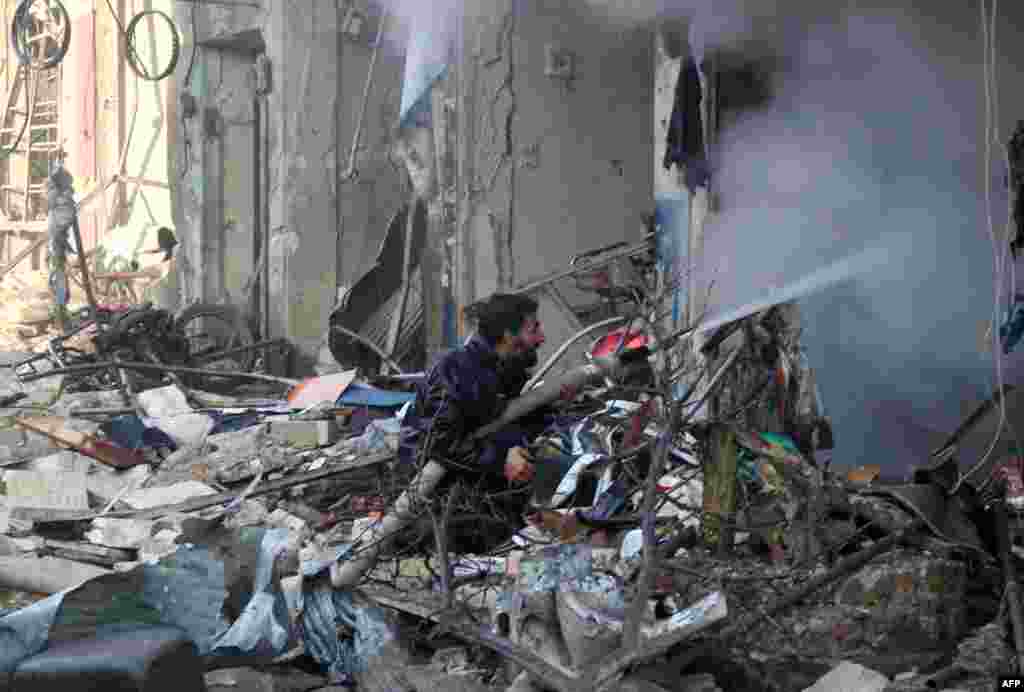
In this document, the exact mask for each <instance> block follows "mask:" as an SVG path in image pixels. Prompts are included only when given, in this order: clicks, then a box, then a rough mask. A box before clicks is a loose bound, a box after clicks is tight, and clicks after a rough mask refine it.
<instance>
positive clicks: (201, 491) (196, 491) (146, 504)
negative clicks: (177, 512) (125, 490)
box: [124, 481, 217, 509]
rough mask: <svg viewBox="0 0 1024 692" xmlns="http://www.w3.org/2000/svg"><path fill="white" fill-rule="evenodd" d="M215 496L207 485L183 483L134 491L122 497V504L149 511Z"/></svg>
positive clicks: (190, 482) (193, 482) (214, 491)
mask: <svg viewBox="0 0 1024 692" xmlns="http://www.w3.org/2000/svg"><path fill="white" fill-rule="evenodd" d="M216 494H217V491H216V490H214V489H213V488H211V487H210V486H208V485H205V484H203V483H198V482H196V481H184V482H182V483H175V484H174V485H168V486H164V487H156V488H145V489H141V490H136V491H134V492H132V493H129V494H128V495H126V496H125V497H124V503H125V504H126V505H128V506H129V507H131V508H132V509H151V508H153V507H163V506H166V505H174V504H179V503H182V502H185V501H186V500H190V499H192V498H198V497H206V496H208V495H216Z"/></svg>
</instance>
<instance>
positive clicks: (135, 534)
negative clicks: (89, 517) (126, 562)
mask: <svg viewBox="0 0 1024 692" xmlns="http://www.w3.org/2000/svg"><path fill="white" fill-rule="evenodd" d="M153 525H154V522H152V521H145V520H143V519H108V518H103V517H101V518H99V519H93V521H92V528H91V529H90V530H89V531H87V532H86V534H85V539H86V540H87V541H89V542H90V543H93V544H95V545H103V546H107V547H108V548H125V549H130V548H138V547H139V546H140V545H141V544H142V543H143V542H144V541H146V540H147V539H149V538H150V536H152V533H153Z"/></svg>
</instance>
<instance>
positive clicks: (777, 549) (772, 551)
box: [768, 543, 786, 562]
mask: <svg viewBox="0 0 1024 692" xmlns="http://www.w3.org/2000/svg"><path fill="white" fill-rule="evenodd" d="M768 557H769V558H770V559H771V561H772V562H782V561H783V560H785V559H786V549H785V548H783V547H782V546H781V545H779V544H778V543H773V544H772V545H770V546H768Z"/></svg>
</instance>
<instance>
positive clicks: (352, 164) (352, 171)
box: [341, 10, 412, 213]
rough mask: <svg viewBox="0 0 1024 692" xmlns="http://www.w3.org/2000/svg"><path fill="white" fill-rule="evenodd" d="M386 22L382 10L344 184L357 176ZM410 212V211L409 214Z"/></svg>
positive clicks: (386, 17)
mask: <svg viewBox="0 0 1024 692" xmlns="http://www.w3.org/2000/svg"><path fill="white" fill-rule="evenodd" d="M387 21H388V12H387V10H384V12H383V14H381V17H380V24H379V25H378V27H377V40H376V41H374V43H373V55H371V56H370V67H369V69H368V70H367V72H366V85H365V86H364V87H363V103H362V105H361V106H360V108H359V120H358V121H356V133H355V135H354V136H353V138H352V150H351V151H350V152H349V153H348V168H347V169H346V170H345V172H344V173H342V175H341V179H342V180H343V181H345V182H348V181H349V180H352V179H353V178H355V177H356V175H357V170H356V157H357V156H358V155H359V142H360V140H361V139H362V138H363V122H364V121H365V120H366V107H367V106H368V105H369V102H370V87H371V86H373V71H374V68H375V67H376V66H377V54H378V53H379V52H380V44H381V42H382V41H383V39H384V27H385V25H386V24H387ZM411 211H412V210H410V213H411Z"/></svg>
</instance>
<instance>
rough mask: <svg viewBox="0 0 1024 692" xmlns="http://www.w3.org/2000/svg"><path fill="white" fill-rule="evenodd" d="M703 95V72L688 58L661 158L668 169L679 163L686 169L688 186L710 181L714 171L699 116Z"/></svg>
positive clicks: (677, 84)
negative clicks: (701, 75)
mask: <svg viewBox="0 0 1024 692" xmlns="http://www.w3.org/2000/svg"><path fill="white" fill-rule="evenodd" d="M702 98H703V96H702V93H701V86H700V74H699V73H698V72H697V63H696V62H695V61H694V60H693V58H687V59H686V61H685V62H684V63H683V68H682V69H681V70H680V71H679V80H678V81H677V82H676V95H675V101H674V103H673V105H672V119H671V120H670V122H669V127H668V137H667V142H666V143H667V144H668V146H667V148H666V149H665V159H664V160H663V161H662V165H664V167H665V169H666V170H670V169H671V168H672V166H678V167H679V168H681V169H683V170H684V171H685V173H686V187H688V188H689V189H690V191H691V192H692V191H693V190H694V188H696V187H699V186H703V185H707V183H708V180H709V179H710V178H711V171H710V167H709V165H708V160H707V157H706V156H705V154H704V130H703V125H702V121H701V117H700V104H701V99H702Z"/></svg>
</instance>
